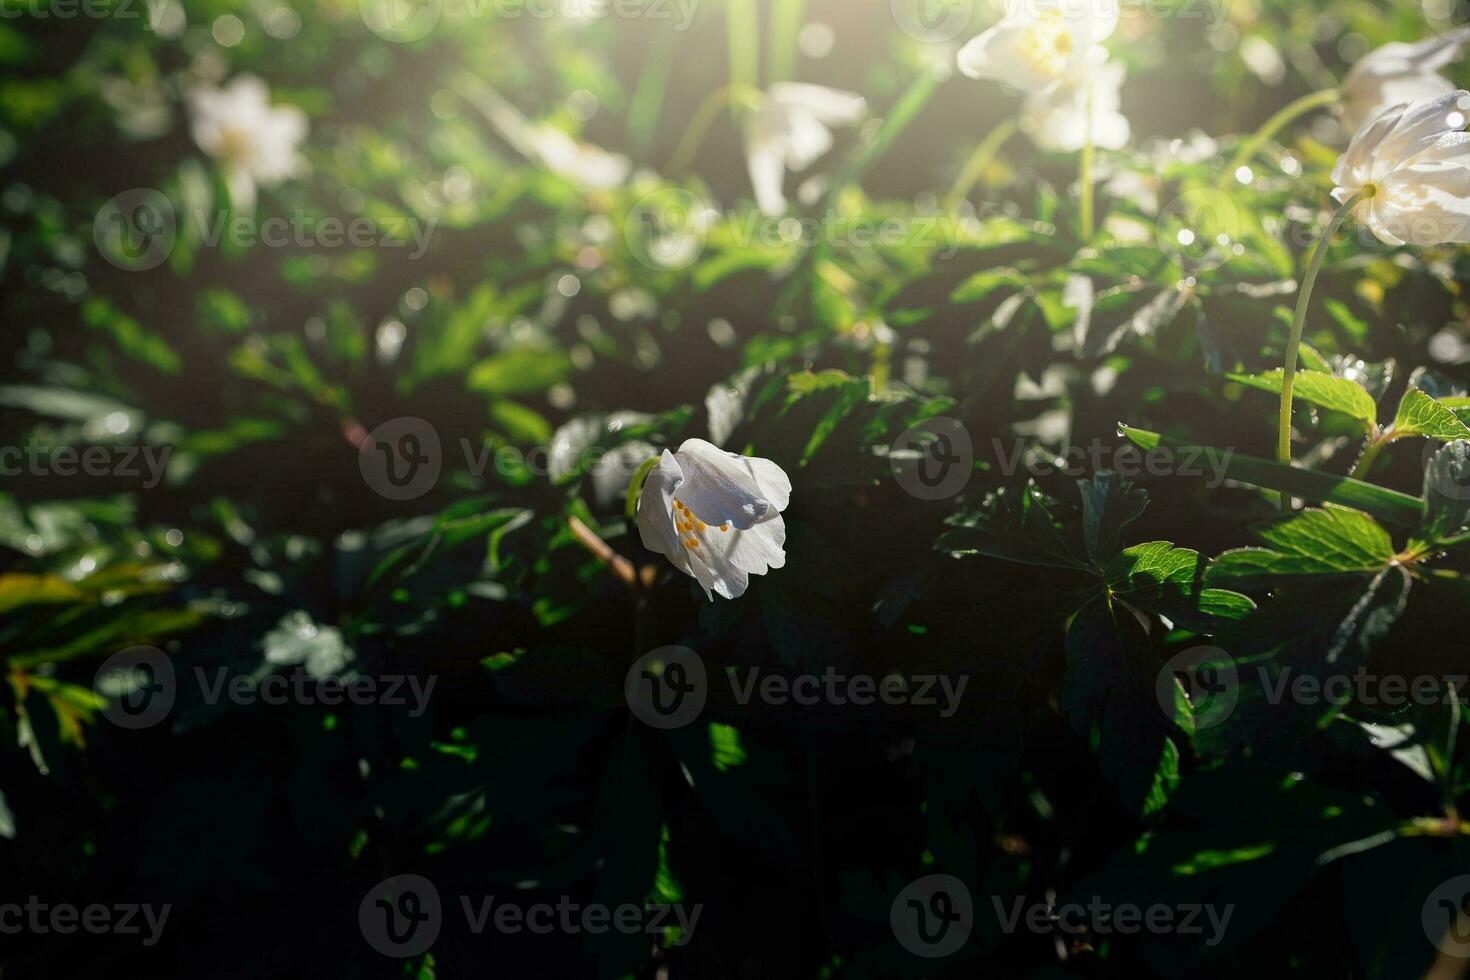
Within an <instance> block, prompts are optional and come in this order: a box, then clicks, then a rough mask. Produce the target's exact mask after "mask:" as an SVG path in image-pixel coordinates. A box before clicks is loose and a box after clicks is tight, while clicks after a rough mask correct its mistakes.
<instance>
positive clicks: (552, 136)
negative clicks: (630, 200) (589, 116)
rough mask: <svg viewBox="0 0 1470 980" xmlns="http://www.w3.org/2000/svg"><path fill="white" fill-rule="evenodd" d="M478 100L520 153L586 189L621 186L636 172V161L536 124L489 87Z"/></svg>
mask: <svg viewBox="0 0 1470 980" xmlns="http://www.w3.org/2000/svg"><path fill="white" fill-rule="evenodd" d="M476 101H477V102H478V104H479V106H480V109H481V111H483V112H484V113H485V117H486V118H487V119H489V120H490V123H491V125H493V126H494V127H495V128H496V129H497V130H498V131H499V132H500V135H501V136H502V137H503V138H504V139H505V141H506V142H507V143H509V144H510V145H511V146H512V147H514V148H515V150H516V152H518V153H520V154H521V155H522V156H524V157H526V158H527V159H528V160H531V161H533V162H535V163H539V164H541V165H542V166H543V167H545V168H546V169H547V170H550V171H551V172H552V173H554V174H556V175H557V176H558V177H562V178H565V179H566V180H569V181H571V182H572V183H574V184H576V185H578V186H579V187H582V188H584V189H585V190H611V189H613V188H614V187H620V186H621V185H622V184H623V183H624V182H625V181H627V179H628V175H629V174H630V173H631V172H632V170H633V163H632V161H631V160H629V159H628V158H627V157H625V156H623V155H622V154H620V153H610V152H608V151H607V150H604V149H602V148H601V147H599V146H594V145H593V144H591V143H583V142H581V141H579V140H576V139H573V138H572V137H571V136H570V135H568V134H567V133H566V132H564V131H563V130H560V129H558V128H557V127H555V126H553V125H551V124H550V123H540V124H535V125H533V124H532V123H531V122H530V121H529V120H527V119H526V117H525V116H523V115H521V113H520V110H518V109H517V108H516V107H515V106H513V105H511V104H510V103H509V102H507V101H505V99H503V98H501V97H500V94H499V93H497V92H494V91H492V90H491V89H489V88H481V89H480V90H479V91H478V92H477V93H476Z"/></svg>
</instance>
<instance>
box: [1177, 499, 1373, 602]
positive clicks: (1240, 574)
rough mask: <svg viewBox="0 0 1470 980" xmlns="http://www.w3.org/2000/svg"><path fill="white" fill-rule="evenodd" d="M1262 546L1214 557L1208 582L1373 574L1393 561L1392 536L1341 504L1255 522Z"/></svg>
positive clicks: (1265, 582)
mask: <svg viewBox="0 0 1470 980" xmlns="http://www.w3.org/2000/svg"><path fill="white" fill-rule="evenodd" d="M1256 535H1257V537H1259V538H1260V539H1261V540H1262V541H1263V542H1265V544H1266V547H1264V548H1239V549H1236V550H1234V551H1227V552H1225V553H1224V554H1223V555H1221V556H1220V557H1218V558H1216V559H1215V562H1214V564H1212V565H1211V566H1210V567H1209V569H1208V571H1207V572H1206V573H1205V579H1206V581H1207V582H1208V583H1209V584H1211V585H1218V586H1226V587H1248V586H1269V585H1270V584H1272V582H1273V580H1275V579H1279V578H1312V577H1318V576H1333V575H1364V574H1372V575H1376V574H1378V573H1379V572H1381V571H1382V570H1383V569H1385V568H1387V567H1388V566H1389V565H1390V564H1392V563H1393V560H1394V555H1395V551H1394V547H1393V539H1392V538H1390V537H1389V534H1388V532H1387V531H1385V530H1384V529H1383V527H1382V526H1381V525H1379V523H1378V522H1377V521H1375V520H1373V518H1371V517H1369V516H1368V515H1367V514H1363V513H1360V512H1359V511H1355V510H1348V509H1347V508H1345V507H1334V508H1330V509H1312V510H1304V511H1302V512H1300V513H1297V514H1289V515H1285V516H1282V517H1279V518H1276V519H1274V520H1272V521H1270V522H1267V523H1265V524H1262V525H1259V526H1258V527H1257V528H1256Z"/></svg>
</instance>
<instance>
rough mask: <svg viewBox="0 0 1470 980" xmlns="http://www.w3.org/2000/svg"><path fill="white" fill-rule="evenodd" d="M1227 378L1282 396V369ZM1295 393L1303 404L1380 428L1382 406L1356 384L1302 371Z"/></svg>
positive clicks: (1366, 425) (1342, 379) (1295, 384)
mask: <svg viewBox="0 0 1470 980" xmlns="http://www.w3.org/2000/svg"><path fill="white" fill-rule="evenodd" d="M1226 377H1228V378H1229V379H1230V380H1231V381H1234V382H1236V383H1237V384H1243V385H1245V386H1246V387H1248V388H1256V389H1259V390H1261V391H1269V392H1272V393H1273V394H1277V395H1279V394H1281V385H1282V372H1281V370H1280V369H1279V368H1278V369H1277V370H1275V371H1267V372H1265V373H1264V374H1229V375H1226ZM1292 392H1293V397H1294V398H1295V399H1297V400H1299V401H1304V402H1310V403H1312V404H1313V405H1316V406H1317V407H1318V408H1325V409H1329V410H1331V411H1334V412H1341V413H1343V414H1344V415H1347V416H1350V417H1352V418H1355V419H1357V420H1358V421H1360V422H1362V423H1363V427H1364V428H1365V429H1372V428H1373V427H1374V426H1375V425H1377V424H1378V406H1377V405H1375V404H1374V403H1373V396H1372V395H1370V394H1368V392H1367V390H1365V389H1364V388H1363V386H1362V385H1360V384H1358V383H1357V382H1356V381H1349V380H1348V379H1346V378H1338V377H1334V376H1333V375H1330V374H1325V373H1323V372H1321V371H1298V372H1297V373H1296V377H1295V380H1294V381H1293V384H1292Z"/></svg>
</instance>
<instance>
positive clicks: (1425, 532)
mask: <svg viewBox="0 0 1470 980" xmlns="http://www.w3.org/2000/svg"><path fill="white" fill-rule="evenodd" d="M1467 527H1470V442H1465V441H1463V440H1462V441H1460V442H1452V443H1450V444H1449V445H1447V446H1444V447H1442V448H1441V449H1440V450H1439V451H1438V452H1436V453H1435V454H1434V455H1433V456H1432V457H1430V460H1429V463H1428V464H1427V465H1426V466H1425V467H1424V521H1423V523H1421V524H1420V525H1419V529H1418V530H1417V531H1415V532H1414V536H1413V538H1412V539H1410V541H1409V550H1411V551H1418V552H1427V551H1431V550H1433V549H1434V547H1435V546H1436V545H1438V544H1439V543H1440V542H1442V541H1448V540H1449V539H1450V538H1452V537H1456V536H1458V535H1460V534H1462V533H1464V531H1465V530H1466V528H1467Z"/></svg>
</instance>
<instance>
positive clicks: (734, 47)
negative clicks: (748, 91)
mask: <svg viewBox="0 0 1470 980" xmlns="http://www.w3.org/2000/svg"><path fill="white" fill-rule="evenodd" d="M727 4H728V6H726V8H725V15H726V16H725V23H726V31H725V33H726V34H728V35H729V38H730V85H731V86H742V85H743V86H747V87H749V88H755V87H756V86H758V85H759V84H760V24H759V22H758V17H757V15H756V6H755V0H727Z"/></svg>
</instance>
